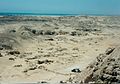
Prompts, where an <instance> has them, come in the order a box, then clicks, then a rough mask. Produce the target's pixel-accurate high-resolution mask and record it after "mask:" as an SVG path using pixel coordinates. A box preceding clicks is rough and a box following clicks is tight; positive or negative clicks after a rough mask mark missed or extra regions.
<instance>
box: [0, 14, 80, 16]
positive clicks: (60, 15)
mask: <svg viewBox="0 0 120 84" xmlns="http://www.w3.org/2000/svg"><path fill="white" fill-rule="evenodd" d="M78 15H80V14H42V13H0V16H78Z"/></svg>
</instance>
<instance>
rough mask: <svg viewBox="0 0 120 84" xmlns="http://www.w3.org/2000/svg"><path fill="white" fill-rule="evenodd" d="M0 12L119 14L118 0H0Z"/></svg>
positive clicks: (119, 4)
mask: <svg viewBox="0 0 120 84" xmlns="http://www.w3.org/2000/svg"><path fill="white" fill-rule="evenodd" d="M0 12H1V13H3V12H11V13H49V14H104V15H120V0H0Z"/></svg>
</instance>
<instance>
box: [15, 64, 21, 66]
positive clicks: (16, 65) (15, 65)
mask: <svg viewBox="0 0 120 84" xmlns="http://www.w3.org/2000/svg"><path fill="white" fill-rule="evenodd" d="M14 67H22V65H21V64H19V65H14Z"/></svg>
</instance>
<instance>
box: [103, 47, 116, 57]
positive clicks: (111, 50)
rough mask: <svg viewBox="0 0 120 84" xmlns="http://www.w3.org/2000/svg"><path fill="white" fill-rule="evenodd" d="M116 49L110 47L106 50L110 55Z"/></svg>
mask: <svg viewBox="0 0 120 84" xmlns="http://www.w3.org/2000/svg"><path fill="white" fill-rule="evenodd" d="M114 49H115V48H108V49H107V50H106V52H105V53H106V55H109V54H111V53H112V52H113V51H114Z"/></svg>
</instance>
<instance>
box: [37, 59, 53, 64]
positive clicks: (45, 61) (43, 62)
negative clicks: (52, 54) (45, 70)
mask: <svg viewBox="0 0 120 84" xmlns="http://www.w3.org/2000/svg"><path fill="white" fill-rule="evenodd" d="M37 63H38V64H50V63H53V61H51V60H43V61H40V60H38V61H37Z"/></svg>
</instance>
